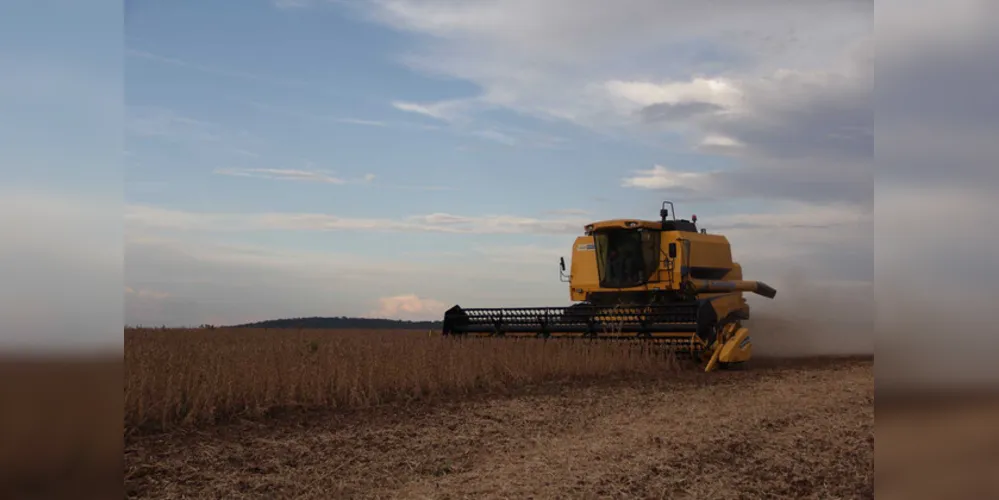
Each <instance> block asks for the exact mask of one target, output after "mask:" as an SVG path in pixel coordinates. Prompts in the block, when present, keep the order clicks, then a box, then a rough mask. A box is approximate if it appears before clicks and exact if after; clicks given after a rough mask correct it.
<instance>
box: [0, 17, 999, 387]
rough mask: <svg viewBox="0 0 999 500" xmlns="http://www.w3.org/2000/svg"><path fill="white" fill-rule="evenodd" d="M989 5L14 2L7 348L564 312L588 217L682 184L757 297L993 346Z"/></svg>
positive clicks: (4, 199)
mask: <svg viewBox="0 0 999 500" xmlns="http://www.w3.org/2000/svg"><path fill="white" fill-rule="evenodd" d="M934 6H936V7H938V8H936V9H934V8H933V7H934ZM987 6H988V5H987V2H981V1H980V0H955V1H953V2H949V3H947V8H946V9H941V8H939V4H936V3H932V2H929V0H919V1H917V2H911V1H907V2H901V1H900V0H885V1H884V2H878V6H877V9H875V7H874V4H873V2H871V1H868V0H840V1H833V0H815V1H811V2H786V1H778V0H752V1H738V2H736V1H728V0H723V1H717V2H710V3H705V2H696V1H693V0H671V1H662V0H622V1H619V2H613V3H611V2H597V1H596V0H575V1H568V0H551V1H545V2H531V1H525V0H509V1H501V0H483V1H481V2H459V1H456V0H455V1H451V0H427V1H417V0H312V1H309V0H252V1H251V0H247V1H241V2H194V1H180V0H176V1H170V2H152V1H127V2H126V3H124V4H122V2H114V1H111V0H99V1H98V0H95V1H94V2H85V3H80V2H69V1H68V0H37V1H27V0H16V1H11V2H4V3H3V5H2V7H0V9H2V10H0V74H2V75H4V77H3V78H0V152H2V153H0V160H2V161H0V175H2V179H3V183H0V236H2V238H0V242H2V243H0V271H2V272H0V275H2V276H3V277H4V281H3V286H2V287H0V294H2V296H0V299H2V300H0V317H2V318H3V320H4V321H3V323H4V326H5V328H4V330H3V332H2V335H0V340H2V342H3V344H5V345H11V344H17V345H48V346H52V345H57V344H58V345H76V346H79V345H89V344H92V343H94V341H95V340H96V339H100V341H102V342H112V343H114V344H115V345H117V346H119V347H120V345H121V341H122V340H121V336H120V334H119V333H118V332H120V330H119V328H120V327H121V324H122V323H125V324H132V325H136V324H143V325H168V326H182V325H198V324H202V323H212V324H233V323H242V322H248V321H256V320H263V319H269V318H278V317H294V316H340V315H349V316H376V317H388V318H402V319H437V318H440V317H441V315H442V313H443V311H444V310H445V309H446V308H447V307H450V306H451V305H454V304H460V305H462V306H464V307H476V306H494V305H495V306H514V305H548V304H551V305H565V304H568V303H569V296H568V295H569V294H568V289H567V285H566V284H565V283H562V282H560V281H559V280H558V275H557V267H556V266H557V262H558V258H559V257H560V256H564V257H566V258H568V257H569V256H570V255H571V254H570V250H571V245H572V241H573V239H574V238H575V237H576V236H577V235H579V234H581V232H582V228H583V226H584V225H585V224H586V223H588V222H590V221H594V220H600V219H609V218H617V217H644V218H648V219H655V218H656V217H657V215H658V209H659V206H660V204H661V202H662V201H663V200H667V199H668V200H672V201H674V202H675V203H676V207H677V211H678V215H679V216H681V217H689V216H690V215H691V214H697V215H698V219H699V223H700V224H699V225H701V226H702V227H705V228H707V229H708V230H709V231H714V232H719V233H722V234H725V235H726V236H727V237H728V238H729V239H730V241H731V242H732V245H733V252H734V255H735V258H736V259H737V260H738V261H739V262H740V263H742V265H743V266H744V272H745V276H746V278H747V279H754V280H756V279H758V280H762V281H764V282H767V283H768V284H771V285H774V286H775V287H776V288H777V289H778V295H777V299H776V300H773V301H767V300H757V299H756V298H755V297H749V300H750V301H751V304H752V305H753V307H754V311H762V312H764V313H765V312H766V311H767V310H768V308H769V310H773V311H777V312H780V313H781V314H784V313H797V314H799V315H810V314H812V313H814V312H815V311H816V310H817V309H820V310H821V313H822V314H823V315H824V317H825V318H827V319H836V318H840V319H842V318H847V319H851V320H853V319H857V318H863V317H865V316H876V319H877V321H879V322H880V323H881V324H882V325H887V326H886V328H888V330H887V332H888V334H887V336H884V337H882V336H879V337H878V341H879V342H881V341H885V342H888V343H889V344H890V345H903V346H906V347H907V348H908V349H909V352H910V354H912V353H920V354H919V355H917V354H912V356H914V358H913V359H920V360H923V361H925V359H926V357H925V356H924V355H923V354H922V351H919V348H920V347H924V346H930V345H932V346H935V347H933V349H938V350H939V349H947V348H949V349H953V348H955V347H954V346H962V348H963V349H965V351H963V352H965V353H966V354H963V355H962V356H973V355H976V354H981V353H985V352H989V351H988V349H986V347H987V346H991V345H992V344H989V343H988V342H989V340H988V336H987V335H984V334H983V333H985V332H987V331H988V328H987V327H986V326H985V325H987V324H988V323H987V321H988V317H987V316H988V315H987V312H988V311H989V310H990V307H989V302H988V299H989V297H992V296H994V294H995V291H996V290H995V286H994V283H996V278H999V274H997V273H996V266H995V265H994V257H993V255H992V252H991V248H994V245H995V244H996V243H999V242H997V241H996V234H995V232H994V231H989V230H986V229H983V228H987V227H989V226H990V224H991V222H990V214H991V210H990V208H991V206H992V198H993V195H992V193H994V192H995V190H996V188H997V187H999V186H997V184H999V182H997V181H999V179H997V178H996V176H995V173H996V172H997V170H996V169H995V167H994V164H995V163H994V158H996V157H997V156H999V151H997V150H996V141H995V140H994V137H995V128H996V127H995V123H994V122H995V116H997V114H996V113H995V111H996V110H995V106H996V103H999V96H997V95H996V87H995V86H994V85H991V84H990V83H988V82H990V81H993V80H994V73H995V68H996V67H997V64H996V63H999V62H997V61H995V53H996V52H995V51H994V50H992V49H990V47H993V46H994V44H995V42H996V41H997V40H995V35H994V34H993V32H994V30H992V29H991V28H990V27H989V26H990V24H989V22H990V20H991V19H992V17H990V12H991V11H989V10H988V9H987ZM876 25H877V26H878V30H877V33H878V39H877V49H878V59H879V65H878V86H877V87H875V86H874V81H875V79H874V59H875V58H874V47H875V43H874V42H875V39H874V33H875V29H874V27H875V26H876ZM875 118H877V120H875ZM875 124H877V131H878V134H877V141H875V133H874V131H875ZM875 213H877V221H876V222H877V223H876V224H875V218H874V214H875ZM875 263H877V265H876V266H875ZM875 284H876V286H875ZM941 289H945V290H947V292H946V293H945V294H941V293H939V290H941ZM875 296H876V297H877V310H876V311H875V300H874V298H875ZM810 304H812V305H814V304H819V306H816V307H817V309H809V308H810V307H812V305H810ZM875 313H876V314H875ZM944 313H953V314H950V315H948V314H944ZM924 320H926V321H930V322H933V321H936V323H934V324H937V325H939V328H940V329H944V330H946V331H948V332H951V333H950V334H949V335H944V336H940V335H935V336H934V335H933V334H932V332H933V331H934V329H933V328H926V327H919V328H915V327H914V326H913V325H925V324H926V323H925V322H922V321H924ZM954 321H957V322H956V323H955V322H954ZM956 324H961V325H971V326H969V327H967V328H963V327H962V328H952V327H953V326H954V325H956ZM917 330H918V331H917ZM107 332H111V333H107ZM913 332H916V333H918V334H919V335H921V336H918V337H916V338H918V339H919V340H920V341H921V342H925V345H923V344H921V345H919V346H917V345H915V344H913V343H912V342H911V338H912V337H908V338H910V341H905V340H902V339H905V338H907V337H905V335H912V334H913ZM893 335H894V336H893ZM954 335H958V336H962V337H960V338H961V339H962V340H963V341H962V342H957V343H955V342H953V340H954V337H953V336H954ZM869 340H871V342H873V339H869ZM938 342H942V343H938ZM955 359H961V362H962V366H973V365H974V364H969V363H967V358H955ZM879 366H881V365H879ZM940 366H944V365H940ZM948 366H951V367H952V366H953V365H948ZM974 366H978V365H974ZM926 372H927V370H926V369H925V366H924V369H923V373H926Z"/></svg>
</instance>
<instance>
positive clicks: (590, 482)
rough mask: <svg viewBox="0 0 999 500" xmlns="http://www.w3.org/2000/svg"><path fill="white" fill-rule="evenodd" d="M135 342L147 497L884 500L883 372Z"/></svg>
mask: <svg viewBox="0 0 999 500" xmlns="http://www.w3.org/2000/svg"><path fill="white" fill-rule="evenodd" d="M126 339H127V340H126V406H125V410H126V453H125V488H126V493H127V494H129V495H130V496H136V497H158V498H180V497H185V496H186V497H192V496H193V497H226V498H241V497H242V498H253V497H261V496H264V497H272V498H276V497H287V496H293V497H297V498H302V497H305V498H358V497H360V498H379V497H380V498H386V497H391V498H427V497H435V498H455V497H495V496H500V497H518V498H530V497H534V498H552V497H560V498H593V497H641V498H648V497H663V498H705V497H708V496H710V497H712V498H871V497H872V496H873V477H874V465H873V464H874V461H873V460H874V458H873V457H874V443H873V435H874V434H873V433H874V418H873V412H874V383H873V363H872V361H871V360H870V359H859V360H857V359H839V360H836V359H833V360H811V361H809V360H803V361H802V360H791V361H767V360H761V361H760V362H759V363H757V365H756V366H755V367H754V368H753V369H752V370H750V371H741V372H738V371H737V372H715V373H712V374H701V373H698V372H697V371H684V372H678V371H676V370H675V368H676V365H675V362H672V361H665V360H663V359H662V357H660V356H656V355H655V354H653V353H650V352H648V351H643V350H642V349H641V348H638V347H628V346H625V345H619V344H617V343H604V344H602V345H587V344H580V343H566V342H548V343H540V342H530V341H505V342H504V341H498V342H490V341H482V342H462V343H454V342H446V341H443V342H442V339H439V338H433V337H429V336H427V334H426V333H416V332H410V333H398V332H395V333H393V332H309V331H301V332H294V331H291V332H289V331H284V332H280V331H269V332H264V331H189V332H158V331H141V332H131V336H129V337H126ZM497 393H503V394H504V395H501V396H497ZM380 403H389V404H382V405H381V406H379V404H380ZM289 408H291V409H294V408H300V409H312V411H284V412H281V411H277V410H279V409H289ZM223 421H226V423H224V424H223V425H211V424H213V423H222V422H223Z"/></svg>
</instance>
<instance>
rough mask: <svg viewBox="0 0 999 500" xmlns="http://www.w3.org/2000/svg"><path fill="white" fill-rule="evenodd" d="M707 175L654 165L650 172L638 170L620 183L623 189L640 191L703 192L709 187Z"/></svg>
mask: <svg viewBox="0 0 999 500" xmlns="http://www.w3.org/2000/svg"><path fill="white" fill-rule="evenodd" d="M709 175H710V174H708V173H704V172H684V171H680V170H675V169H670V168H667V167H664V166H662V165H655V166H653V167H652V169H651V170H639V171H637V172H635V175H633V176H632V177H625V178H624V179H623V180H622V181H621V185H622V186H623V187H633V188H640V189H675V188H680V189H684V190H692V191H705V190H706V188H708V187H709V182H710V179H709Z"/></svg>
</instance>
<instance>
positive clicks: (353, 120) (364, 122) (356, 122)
mask: <svg viewBox="0 0 999 500" xmlns="http://www.w3.org/2000/svg"><path fill="white" fill-rule="evenodd" d="M336 121H338V122H340V123H350V124H352V125H368V126H371V127H384V126H386V123H385V122H383V121H378V120H362V119H359V118H336Z"/></svg>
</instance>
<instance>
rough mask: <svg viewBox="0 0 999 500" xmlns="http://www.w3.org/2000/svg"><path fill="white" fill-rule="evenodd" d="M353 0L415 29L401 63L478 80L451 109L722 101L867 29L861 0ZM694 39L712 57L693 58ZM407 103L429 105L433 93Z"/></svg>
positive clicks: (595, 117)
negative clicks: (706, 0) (749, 81)
mask: <svg viewBox="0 0 999 500" xmlns="http://www.w3.org/2000/svg"><path fill="white" fill-rule="evenodd" d="M359 9H360V10H361V11H362V12H363V13H365V14H366V15H367V16H368V17H369V18H370V19H372V20H374V21H376V22H379V23H383V24H386V25H388V26H391V27H394V28H396V29H399V30H403V31H407V32H411V33H414V34H417V35H422V36H423V37H422V38H418V39H417V40H416V42H415V43H414V46H413V48H412V49H410V50H409V51H408V52H407V54H406V55H405V56H403V57H402V60H403V61H404V62H405V63H406V64H408V65H409V66H411V67H413V68H416V69H418V70H420V71H424V72H426V73H429V74H433V75H445V76H448V77H452V78H458V79H462V80H467V81H469V82H471V83H474V84H476V85H477V86H479V87H480V88H482V89H483V90H482V93H481V94H480V95H479V96H477V97H475V98H472V99H471V100H469V99H465V100H463V101H462V102H463V105H464V106H465V107H466V109H464V110H463V111H469V110H473V109H474V108H475V107H476V106H483V107H490V106H503V107H507V108H510V109H514V110H516V111H520V112H524V113H527V114H533V115H538V116H544V117H549V118H550V117H554V118H560V119H567V120H572V121H575V122H577V123H585V124H588V125H590V126H595V127H599V126H603V125H608V124H612V122H609V120H612V121H613V122H618V123H620V122H621V120H622V118H623V117H621V116H620V113H622V112H624V113H625V114H630V113H629V110H630V109H631V108H633V107H634V106H635V105H638V104H641V103H648V104H654V103H656V102H679V101H697V102H716V101H719V100H720V101H721V102H722V103H723V104H725V105H733V104H735V103H736V102H737V96H738V91H737V87H736V86H735V85H732V84H730V83H729V82H730V81H731V80H733V78H735V79H739V78H752V77H755V76H760V75H767V74H773V73H774V72H776V71H778V70H780V69H783V68H797V69H800V70H806V71H807V70H814V69H820V68H824V67H825V66H828V63H829V61H831V60H832V59H834V58H835V57H837V56H838V54H839V53H840V52H841V51H842V49H843V47H844V46H847V45H849V44H850V43H852V42H853V41H855V40H856V39H857V38H858V37H861V36H865V35H866V34H868V33H869V29H870V28H869V25H870V17H871V13H872V11H873V7H872V4H871V3H868V2H856V3H844V2H833V1H820V2H807V3H803V4H795V3H790V4H789V3H787V2H781V1H777V0H760V1H754V2H748V3H747V2H736V1H722V2H720V3H719V2H712V3H711V4H710V5H708V4H703V3H701V2H696V1H693V0H689V1H684V0H674V1H669V2H663V1H660V0H627V1H624V2H618V3H617V4H614V6H613V7H611V6H608V5H607V4H606V3H605V2H598V1H597V0H552V1H546V2H534V1H526V0H510V1H499V0H494V1H485V2H470V3H469V2H459V1H453V0H431V1H416V0H374V1H371V2H365V3H362V4H360V6H359ZM694 20H696V21H694ZM695 47H696V48H695ZM699 48H703V49H706V52H710V53H714V54H717V56H715V57H716V59H715V60H713V61H710V62H705V61H704V60H703V59H700V58H699V56H700V54H698V49H699ZM667 54H668V56H667ZM733 68H736V69H733ZM661 82H666V83H661ZM469 101H474V102H469ZM444 102H448V101H444ZM623 104H626V105H623ZM418 106H419V108H417V107H413V108H412V110H413V111H418V112H425V113H426V114H428V115H431V116H434V115H436V116H440V115H441V113H440V112H439V110H437V109H435V108H434V106H435V104H434V103H430V104H428V103H421V104H419V105H418ZM624 118H627V117H624Z"/></svg>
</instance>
